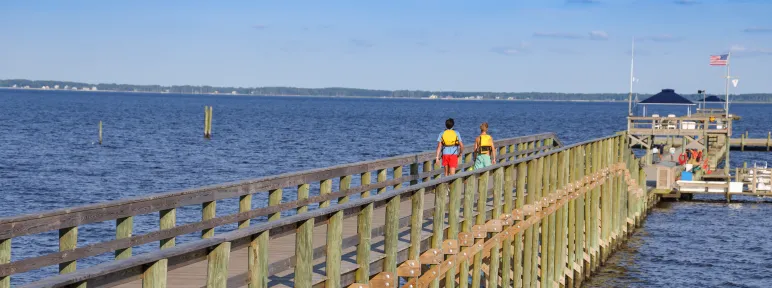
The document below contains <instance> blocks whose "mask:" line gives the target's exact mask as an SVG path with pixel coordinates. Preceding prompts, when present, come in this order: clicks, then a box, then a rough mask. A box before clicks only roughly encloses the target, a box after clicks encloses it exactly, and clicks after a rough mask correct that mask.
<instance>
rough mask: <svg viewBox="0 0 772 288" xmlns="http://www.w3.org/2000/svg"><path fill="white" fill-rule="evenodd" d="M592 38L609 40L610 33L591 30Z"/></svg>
mask: <svg viewBox="0 0 772 288" xmlns="http://www.w3.org/2000/svg"><path fill="white" fill-rule="evenodd" d="M590 40H608V33H606V31H591V32H590Z"/></svg>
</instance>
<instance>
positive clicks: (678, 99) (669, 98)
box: [638, 89, 695, 105]
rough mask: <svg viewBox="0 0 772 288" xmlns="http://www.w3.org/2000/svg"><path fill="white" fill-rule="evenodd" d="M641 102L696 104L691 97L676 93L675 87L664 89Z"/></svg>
mask: <svg viewBox="0 0 772 288" xmlns="http://www.w3.org/2000/svg"><path fill="white" fill-rule="evenodd" d="M638 103H639V104H660V105H695V104H694V103H692V101H689V99H686V98H684V97H683V96H681V95H678V94H676V93H675V90H673V89H662V92H659V93H657V94H656V95H654V96H651V97H649V98H647V99H646V100H643V101H641V102H638Z"/></svg>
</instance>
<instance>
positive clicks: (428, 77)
mask: <svg viewBox="0 0 772 288" xmlns="http://www.w3.org/2000/svg"><path fill="white" fill-rule="evenodd" d="M770 11H772V1H768V0H714V1H710V0H676V1H672V0H645V1H644V0H619V1H612V0H571V1H566V0H544V1H523V0H519V1H518V0H509V1H436V0H414V1H361V0H359V1H335V0H326V1H291V0H289V1H11V0H6V1H0V39H1V40H0V78H28V79H37V80H44V79H45V80H72V81H84V82H115V83H130V84H163V85H169V84H174V85H182V84H193V85H202V84H207V85H217V86H295V87H341V86H342V87H357V88H373V89H421V90H457V91H507V92H529V91H540V92H582V93H592V92H615V93H625V92H627V91H628V90H629V73H630V72H629V70H630V44H631V40H632V38H633V37H636V38H637V39H639V40H638V41H637V43H636V63H635V64H636V65H635V66H636V67H635V68H636V69H635V70H636V77H637V78H639V79H640V80H639V82H638V83H637V84H636V88H635V90H636V91H639V92H641V93H651V92H658V91H659V90H660V89H662V88H674V89H676V91H679V92H683V93H691V92H694V91H696V90H697V89H707V90H708V92H712V91H715V92H723V89H724V84H723V83H724V82H723V79H722V77H723V75H724V69H723V68H722V67H711V66H709V65H708V60H709V56H710V55H711V54H719V53H726V52H728V51H730V50H732V51H733V54H732V59H731V63H732V64H731V69H732V75H734V76H737V77H739V78H740V82H739V86H738V88H736V89H733V90H732V92H736V93H753V92H772V81H769V80H768V79H770V77H772V73H770V72H772V68H771V67H772V17H770V16H769V13H770Z"/></svg>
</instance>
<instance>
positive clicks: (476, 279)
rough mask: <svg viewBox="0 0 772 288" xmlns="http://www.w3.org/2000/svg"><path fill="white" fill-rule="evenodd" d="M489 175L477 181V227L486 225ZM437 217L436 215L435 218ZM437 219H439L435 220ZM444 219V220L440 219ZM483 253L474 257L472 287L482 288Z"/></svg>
mask: <svg viewBox="0 0 772 288" xmlns="http://www.w3.org/2000/svg"><path fill="white" fill-rule="evenodd" d="M488 175H490V172H489V171H485V172H484V173H482V174H480V175H479V176H478V180H477V183H478V184H477V217H476V219H475V223H476V224H477V225H485V211H486V209H485V208H486V207H487V203H486V202H487V201H486V200H487V199H488ZM436 203H442V202H435V206H443V205H437V204H436ZM436 216H437V215H436V214H435V217H436ZM435 219H437V218H435ZM439 219H442V218H439ZM481 271H482V253H477V254H475V255H474V266H473V268H472V287H480V283H481V280H482V272H481Z"/></svg>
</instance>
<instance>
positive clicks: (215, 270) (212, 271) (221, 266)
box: [206, 242, 231, 288]
mask: <svg viewBox="0 0 772 288" xmlns="http://www.w3.org/2000/svg"><path fill="white" fill-rule="evenodd" d="M230 254H231V242H223V243H220V244H219V245H217V247H215V248H214V249H212V251H209V255H208V256H207V260H208V263H207V264H208V265H207V269H206V287H207V288H225V287H226V286H227V284H228V262H229V261H230Z"/></svg>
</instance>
